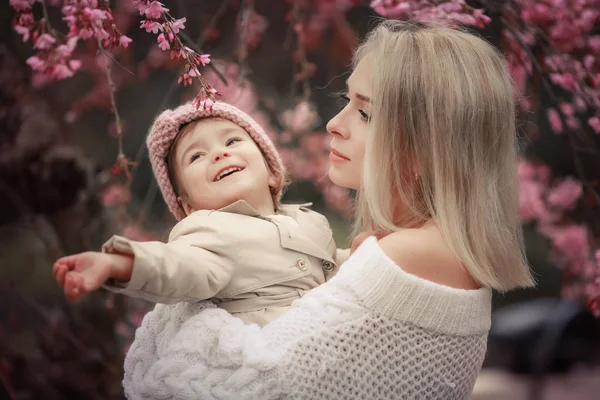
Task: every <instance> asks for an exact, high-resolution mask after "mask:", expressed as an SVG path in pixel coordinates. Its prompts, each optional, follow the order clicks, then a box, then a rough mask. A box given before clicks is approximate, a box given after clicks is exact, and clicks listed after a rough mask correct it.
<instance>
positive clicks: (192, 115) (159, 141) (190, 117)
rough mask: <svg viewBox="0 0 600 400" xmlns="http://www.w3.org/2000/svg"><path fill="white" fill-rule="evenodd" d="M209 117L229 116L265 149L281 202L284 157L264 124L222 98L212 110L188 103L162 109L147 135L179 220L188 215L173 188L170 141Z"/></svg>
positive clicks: (160, 181) (161, 181)
mask: <svg viewBox="0 0 600 400" xmlns="http://www.w3.org/2000/svg"><path fill="white" fill-rule="evenodd" d="M210 117H212V118H216V117H218V118H223V119H227V120H229V121H231V122H233V123H234V124H236V125H239V126H240V127H242V128H243V129H244V130H246V132H248V134H249V135H250V137H251V138H252V139H253V140H254V141H255V142H256V144H257V145H258V147H259V148H260V150H261V151H262V152H263V154H264V156H265V159H266V161H267V164H268V165H269V167H270V169H271V173H272V174H273V176H274V177H275V179H276V180H277V182H278V183H279V184H278V185H277V187H276V188H277V189H278V192H277V193H275V194H274V196H273V197H274V200H275V202H279V198H280V197H281V192H282V190H283V186H284V181H285V167H284V166H283V163H282V162H281V158H280V157H279V153H278V152H277V150H276V149H275V146H274V145H273V142H272V141H271V139H269V137H268V136H267V134H266V133H265V131H264V130H263V129H262V128H261V126H260V125H259V124H258V123H257V122H256V121H254V120H253V119H252V118H251V117H250V116H249V115H248V114H246V113H244V112H243V111H241V110H239V109H237V108H235V107H233V106H232V105H229V104H226V103H223V102H220V101H219V102H216V103H215V104H214V105H213V107H212V110H211V109H206V110H205V109H204V107H202V106H200V108H199V109H196V107H195V106H194V105H192V104H191V103H188V104H184V105H182V106H179V107H177V108H176V109H174V110H166V111H164V112H163V113H161V114H160V115H159V116H158V118H156V120H155V121H154V124H152V128H150V133H149V134H148V138H147V139H146V145H147V146H148V154H149V156H150V163H151V164H152V170H153V171H154V176H155V177H156V180H157V182H158V186H159V187H160V190H161V192H162V194H163V197H164V199H165V201H166V203H167V205H168V206H169V209H170V210H171V212H172V213H173V215H174V216H175V218H177V220H181V219H183V218H185V212H184V211H183V209H182V208H181V206H180V205H179V202H178V201H177V195H176V194H175V191H174V189H173V184H172V183H171V180H170V179H169V168H168V166H167V157H168V155H169V150H170V148H171V144H172V143H173V140H174V139H175V137H176V136H177V134H178V133H179V131H180V129H181V127H182V126H183V125H185V124H187V123H188V122H192V121H195V120H198V119H202V118H210Z"/></svg>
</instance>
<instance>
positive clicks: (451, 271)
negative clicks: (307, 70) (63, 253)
mask: <svg viewBox="0 0 600 400" xmlns="http://www.w3.org/2000/svg"><path fill="white" fill-rule="evenodd" d="M342 97H343V98H344V99H345V100H346V102H347V104H346V106H345V107H344V108H343V109H342V110H341V111H340V113H339V114H338V115H337V116H336V117H334V118H333V119H332V120H331V121H330V122H329V124H328V125H327V130H328V131H329V133H331V135H332V141H331V147H332V150H331V156H330V159H331V169H330V171H329V175H330V177H331V179H332V181H333V182H334V183H336V184H337V185H340V186H343V187H347V188H353V189H357V190H358V199H357V209H356V230H355V231H356V232H357V233H359V232H375V233H376V234H377V237H381V239H379V240H377V239H376V238H375V237H374V236H369V237H367V238H366V239H365V240H364V242H363V243H362V244H361V245H360V246H359V247H358V249H356V251H355V252H354V253H353V254H352V256H351V257H350V258H349V259H348V260H347V261H346V263H345V264H344V265H343V266H342V268H341V269H340V272H338V274H337V275H336V276H335V277H334V278H333V279H331V280H330V281H329V282H327V283H325V284H324V285H322V286H320V287H318V288H317V289H314V290H313V291H311V292H310V293H309V294H307V295H305V296H304V298H302V299H300V300H298V301H296V302H295V303H294V305H293V306H292V308H291V310H290V311H288V312H287V313H286V314H284V315H283V316H282V317H280V318H278V319H276V320H275V321H273V322H272V323H270V324H269V325H267V326H266V327H265V328H264V329H262V330H261V329H260V328H258V327H257V326H252V325H246V326H245V325H243V324H242V323H241V322H240V321H239V320H235V319H234V318H233V317H230V316H229V315H227V314H226V313H224V312H222V311H220V310H216V309H214V308H212V307H211V306H210V305H208V304H197V305H192V306H190V305H188V304H178V305H175V306H157V309H155V311H153V312H152V313H151V314H149V315H148V316H147V317H146V318H145V320H144V322H143V324H142V327H141V328H140V329H139V330H138V332H137V333H136V341H135V342H134V344H133V346H132V348H131V350H130V352H129V354H128V356H127V359H126V363H125V380H124V386H125V390H126V393H127V395H128V396H129V397H130V398H136V399H137V398H207V399H209V398H216V399H221V398H232V399H233V398H234V399H241V398H257V399H269V398H302V399H312V398H314V399H353V398H357V399H426V398H429V399H464V398H469V397H470V393H471V390H472V388H473V385H474V383H475V379H476V377H477V374H478V372H479V370H480V368H481V364H482V362H483V358H484V355H485V350H486V338H487V333H488V330H489V327H490V314H491V291H492V290H493V289H495V290H499V291H507V290H510V289H513V288H517V287H527V286H531V285H533V279H532V277H531V274H530V272H529V269H528V267H527V265H526V263H525V260H524V252H523V245H522V238H521V231H520V229H521V228H520V221H519V218H518V209H517V192H516V190H517V189H516V183H517V181H516V168H517V150H516V141H517V139H516V128H515V115H514V111H515V110H514V107H515V104H514V102H513V86H512V84H511V80H510V78H509V75H508V72H507V70H506V66H505V64H504V61H503V60H502V58H501V57H500V56H499V54H498V52H497V51H495V50H494V49H493V48H492V47H491V46H490V45H489V44H488V43H486V42H485V41H483V40H481V39H479V38H477V37H475V36H473V35H470V34H468V33H464V32H460V31H457V30H452V29H448V28H441V27H434V26H426V25H422V24H408V23H402V22H384V23H382V24H380V25H379V26H378V27H377V28H376V29H375V30H374V31H373V32H371V34H370V35H369V36H368V38H367V40H366V41H365V43H364V44H363V45H361V47H360V48H359V49H358V51H357V52H356V57H355V63H354V70H353V73H352V75H351V76H350V78H349V79H348V93H347V94H346V95H344V96H342ZM364 236H366V235H362V236H361V235H359V236H357V240H358V241H360V240H361V238H362V237H364ZM164 307H176V308H177V311H178V312H177V313H178V314H179V317H177V318H174V317H167V315H174V314H177V313H171V314H167V313H164V312H163V308H164ZM171 311H172V309H171ZM192 314H196V315H194V316H193V317H191V318H189V319H187V318H188V317H189V316H190V315H192ZM184 320H185V322H184V323H181V322H180V321H184ZM157 331H160V332H163V334H162V336H160V338H159V339H158V340H156V341H148V340H146V338H147V337H151V336H152V335H151V334H156V332H157Z"/></svg>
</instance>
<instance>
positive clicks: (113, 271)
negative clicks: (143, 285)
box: [52, 251, 133, 301]
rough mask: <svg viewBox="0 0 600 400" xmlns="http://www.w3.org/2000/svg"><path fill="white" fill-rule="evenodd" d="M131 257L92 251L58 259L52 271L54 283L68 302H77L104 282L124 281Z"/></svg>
mask: <svg viewBox="0 0 600 400" xmlns="http://www.w3.org/2000/svg"><path fill="white" fill-rule="evenodd" d="M132 271H133V257H131V256H129V255H123V254H106V253H99V252H94V251H88V252H85V253H79V254H74V255H71V256H66V257H62V258H59V259H58V260H57V261H56V262H55V263H54V267H53V271H52V272H53V275H54V279H56V281H57V282H58V285H59V286H60V287H61V289H63V290H64V292H65V295H66V296H67V298H68V299H69V300H72V301H74V300H77V299H79V298H81V297H82V296H84V295H86V294H87V293H89V292H92V291H94V290H96V289H98V288H100V287H101V286H102V285H103V284H104V283H105V282H106V281H107V280H109V279H115V280H118V281H128V280H129V279H131V273H132Z"/></svg>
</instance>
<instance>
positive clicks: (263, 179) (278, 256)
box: [54, 102, 347, 326]
mask: <svg viewBox="0 0 600 400" xmlns="http://www.w3.org/2000/svg"><path fill="white" fill-rule="evenodd" d="M147 146H148V151H149V155H150V161H151V163H152V169H153V171H154V175H155V177H156V180H157V181H158V184H159V186H160V189H161V191H162V194H163V197H164V199H165V201H166V202H167V204H168V206H169V209H170V210H171V212H172V213H173V215H174V216H175V217H176V218H177V219H178V220H179V222H178V223H177V225H175V227H174V228H173V230H172V231H171V233H170V235H169V239H168V243H161V242H135V241H132V240H128V239H126V238H123V237H120V236H113V237H112V238H111V239H110V240H109V241H108V242H106V243H105V244H104V246H103V248H102V252H101V253H100V252H86V253H81V254H76V255H72V256H67V257H63V258H61V259H59V260H58V261H56V263H55V265H54V276H55V278H56V280H57V282H58V284H59V285H60V286H61V287H62V288H63V289H64V291H65V294H66V295H67V296H68V297H69V298H70V299H73V300H74V299H77V298H79V297H81V296H83V295H84V294H86V293H88V292H90V291H92V290H95V289H98V288H99V287H101V286H102V287H104V288H106V289H108V290H111V291H113V292H116V293H122V294H125V295H129V296H133V297H138V298H143V299H146V300H149V301H152V302H156V303H166V304H169V303H177V302H195V301H199V300H205V299H211V300H212V301H213V302H214V303H215V304H217V306H218V307H220V308H223V309H225V310H226V311H228V312H230V313H232V314H233V315H235V316H237V317H239V318H240V319H242V321H244V322H245V323H257V324H259V325H261V326H262V325H264V324H266V323H267V322H269V321H271V320H272V319H274V318H276V317H277V316H279V315H281V314H282V313H283V312H285V311H286V309H287V308H288V307H289V306H290V305H291V303H292V302H293V301H294V300H296V299H298V298H300V297H302V296H303V294H304V293H306V292H307V291H308V290H310V289H313V288H315V287H317V286H319V285H320V284H322V283H324V282H325V281H326V280H328V279H329V278H331V277H332V276H333V275H334V274H335V273H336V272H337V269H338V265H339V263H340V262H341V261H342V259H343V258H345V257H347V252H345V251H340V252H339V254H337V253H338V252H337V251H336V246H335V243H334V241H333V238H332V232H331V228H330V227H329V224H328V222H327V220H326V218H324V217H323V216H322V215H320V214H318V213H316V212H314V211H311V210H309V209H308V208H307V207H306V205H280V204H279V200H280V197H281V193H282V190H283V188H284V186H285V172H284V166H283V164H282V162H281V159H280V158H279V155H278V154H277V151H276V149H275V147H274V145H273V143H272V142H271V140H270V139H269V137H268V136H267V135H266V134H265V132H264V131H263V129H262V128H261V127H260V126H259V125H258V124H257V123H256V122H255V121H254V120H253V119H252V118H250V117H249V116H248V115H247V114H245V113H244V112H242V111H241V110H238V109H237V108H235V107H233V106H231V105H228V104H225V103H222V102H217V103H216V104H215V105H214V106H213V108H212V110H205V109H203V108H202V107H201V108H200V109H198V110H197V109H196V108H195V107H194V106H192V105H191V104H186V105H183V106H180V107H178V108H176V109H175V110H167V111H165V112H163V113H162V114H161V115H160V116H159V117H158V118H157V120H156V121H155V122H154V124H153V126H152V128H151V130H150V134H149V136H148V139H147Z"/></svg>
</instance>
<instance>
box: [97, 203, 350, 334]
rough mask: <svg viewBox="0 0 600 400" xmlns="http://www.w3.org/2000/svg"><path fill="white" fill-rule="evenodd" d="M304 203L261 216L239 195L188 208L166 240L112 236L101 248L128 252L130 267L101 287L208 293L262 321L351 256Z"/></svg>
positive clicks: (164, 294) (201, 296)
mask: <svg viewBox="0 0 600 400" xmlns="http://www.w3.org/2000/svg"><path fill="white" fill-rule="evenodd" d="M308 205H310V204H305V205H282V206H281V207H280V209H279V210H278V213H277V214H276V215H272V216H261V215H260V214H259V213H258V212H256V210H254V209H253V208H252V207H251V206H250V205H249V204H248V203H247V202H245V201H242V200H241V201H238V202H235V203H233V204H231V205H229V206H227V207H224V208H222V209H219V210H216V211H209V210H201V211H197V212H194V213H193V214H190V215H189V216H188V217H186V218H185V219H183V220H182V221H180V222H179V223H178V224H177V225H176V226H175V227H174V228H173V230H172V231H171V233H170V235H169V239H168V242H167V243H162V242H135V241H131V240H128V239H125V238H123V237H120V236H113V237H112V238H111V239H110V240H108V241H107V242H106V243H105V244H104V246H103V251H105V252H111V253H112V252H117V253H125V254H131V255H133V256H134V259H135V261H134V267H133V274H132V276H131V280H130V281H129V282H117V281H111V282H107V284H106V285H104V287H105V288H106V289H108V290H111V291H113V292H117V293H122V294H125V295H129V296H132V297H137V298H142V299H146V300H149V301H152V302H155V303H166V304H170V303H177V302H186V301H187V302H193V301H199V300H205V299H211V300H212V301H213V302H215V303H216V304H217V306H218V307H221V308H223V309H225V310H227V311H228V312H230V313H232V314H233V315H235V316H237V317H239V318H241V319H242V320H243V321H244V322H245V323H257V324H259V325H264V324H266V323H267V322H269V321H271V320H272V319H274V318H276V317H277V316H279V315H281V314H282V313H283V312H285V311H286V309H287V308H288V307H289V306H290V305H291V303H292V302H293V301H294V300H296V299H298V298H300V297H302V296H303V295H304V293H306V292H307V291H308V290H310V289H314V288H315V287H317V286H319V285H320V284H322V283H324V282H325V281H327V280H328V279H330V278H331V277H332V276H333V275H334V274H335V273H336V272H337V271H338V267H339V265H340V264H341V263H342V262H343V261H345V259H346V258H347V257H348V255H349V250H337V248H336V245H335V242H334V240H333V237H332V232H331V228H330V226H329V223H328V222H327V219H326V218H325V217H324V216H322V215H321V214H319V213H316V212H314V211H312V210H310V209H308V208H307V206H308Z"/></svg>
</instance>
